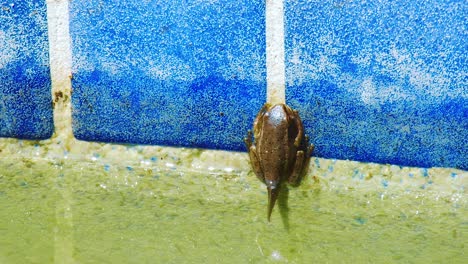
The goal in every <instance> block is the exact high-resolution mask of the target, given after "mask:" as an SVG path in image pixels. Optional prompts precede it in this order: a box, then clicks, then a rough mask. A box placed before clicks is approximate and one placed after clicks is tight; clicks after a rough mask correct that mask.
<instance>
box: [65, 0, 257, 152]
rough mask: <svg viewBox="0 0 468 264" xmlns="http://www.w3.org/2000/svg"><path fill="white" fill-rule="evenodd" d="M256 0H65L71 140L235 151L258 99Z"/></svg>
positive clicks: (239, 146)
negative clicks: (70, 73)
mask: <svg viewBox="0 0 468 264" xmlns="http://www.w3.org/2000/svg"><path fill="white" fill-rule="evenodd" d="M264 13H265V8H264V4H263V3H261V2H258V1H253V0H244V1H227V0H222V1H180V0H170V1H167V0H165V1H150V2H149V1H135V0H134V1H124V2H122V1H119V2H114V1H80V0H76V1H72V2H70V19H71V22H70V32H71V37H72V51H73V66H72V68H73V80H72V86H73V94H72V104H73V112H72V114H73V131H74V134H75V136H76V137H77V138H78V139H83V140H90V141H104V142H124V143H140V144H160V145H172V146H188V147H203V148H217V149H228V150H243V149H244V146H243V142H242V138H243V136H244V133H245V132H246V131H247V129H249V128H250V126H251V124H252V121H253V118H254V117H255V115H256V113H257V111H258V109H260V107H261V105H262V104H263V102H264V101H265V86H266V81H265V71H266V70H265V27H264V24H265V22H264Z"/></svg>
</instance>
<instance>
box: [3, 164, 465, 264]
mask: <svg viewBox="0 0 468 264" xmlns="http://www.w3.org/2000/svg"><path fill="white" fill-rule="evenodd" d="M343 177H347V178H348V181H343V180H342V178H343ZM357 178H359V177H357ZM368 178H369V177H368ZM370 178H372V179H370ZM370 178H369V179H367V180H366V179H361V180H359V179H356V177H354V178H353V175H350V176H346V175H340V174H339V172H336V171H335V172H333V174H331V173H330V174H328V175H327V176H324V177H318V178H316V179H315V180H312V179H311V178H310V177H309V179H307V180H306V181H305V182H304V183H303V184H302V186H301V187H299V188H296V189H291V190H290V192H289V199H288V203H287V204H288V207H289V208H288V210H287V213H288V217H287V220H288V223H285V222H284V220H285V218H282V217H281V216H280V214H279V211H280V210H278V208H275V210H274V212H273V215H272V222H271V223H268V221H267V220H266V204H267V201H266V192H265V189H264V187H263V186H262V185H261V184H260V183H259V182H258V181H257V179H256V178H255V177H254V176H253V175H251V174H242V173H237V174H214V173H211V174H210V173H201V172H193V171H189V170H183V169H174V170H172V169H168V168H161V167H159V166H157V165H149V166H141V164H138V163H136V164H130V163H125V164H123V163H122V164H104V163H101V162H83V161H73V160H46V159H39V158H37V159H24V158H22V159H13V158H2V159H1V160H0V204H1V207H0V237H2V239H1V240H0V263H53V262H55V263H278V262H279V263H283V262H284V263H286V262H288V263H392V262H393V263H394V262H399V263H427V262H430V263H464V260H466V253H465V251H466V250H465V248H464V247H465V245H466V243H467V242H468V241H467V238H466V233H467V228H468V225H467V224H468V222H467V197H466V194H465V191H464V186H463V185H461V186H460V185H459V186H458V187H457V188H448V189H447V188H446V190H447V191H441V190H444V188H442V187H440V186H437V184H438V182H437V181H436V183H431V185H433V186H429V187H428V188H423V186H424V185H422V184H421V181H422V182H423V183H426V182H429V181H430V179H429V180H428V179H414V180H413V179H411V178H409V179H405V180H406V181H407V184H403V183H401V179H388V178H385V177H370ZM337 179H338V180H337ZM415 181H416V182H417V184H412V183H413V182H415ZM440 184H442V182H441V183H440ZM434 185H435V186H434ZM286 227H288V228H286Z"/></svg>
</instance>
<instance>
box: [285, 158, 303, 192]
mask: <svg viewBox="0 0 468 264" xmlns="http://www.w3.org/2000/svg"><path fill="white" fill-rule="evenodd" d="M305 159H306V158H305V157H304V151H302V150H300V151H298V152H297V153H296V162H295V163H294V166H293V168H292V172H291V175H290V176H289V178H288V183H289V184H291V185H292V186H298V185H299V184H300V183H301V178H302V176H303V171H304V170H303V166H304V162H305V161H306V160H305Z"/></svg>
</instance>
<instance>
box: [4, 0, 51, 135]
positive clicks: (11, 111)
mask: <svg viewBox="0 0 468 264" xmlns="http://www.w3.org/2000/svg"><path fill="white" fill-rule="evenodd" d="M53 129H54V127H53V114H52V95H51V80H50V69H49V46H48V40H47V16H46V3H45V1H34V0H22V1H1V2H0V137H15V138H24V139H44V138H49V137H50V136H51V135H52V133H53Z"/></svg>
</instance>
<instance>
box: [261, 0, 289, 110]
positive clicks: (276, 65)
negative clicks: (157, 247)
mask: <svg viewBox="0 0 468 264" xmlns="http://www.w3.org/2000/svg"><path fill="white" fill-rule="evenodd" d="M265 22H266V69H267V75H266V76H267V102H270V103H272V104H277V103H285V101H286V95H285V90H286V72H285V62H284V59H285V58H284V54H285V51H284V6H283V0H267V1H266V14H265Z"/></svg>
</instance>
